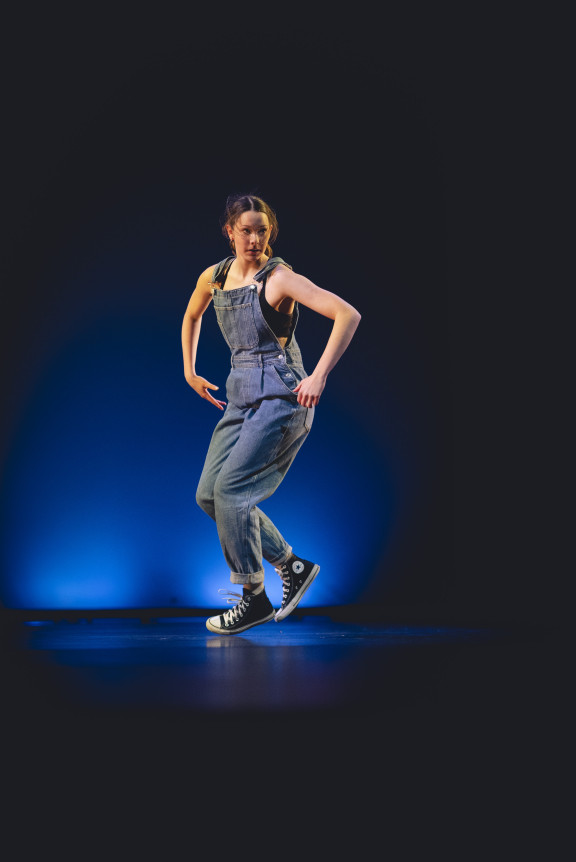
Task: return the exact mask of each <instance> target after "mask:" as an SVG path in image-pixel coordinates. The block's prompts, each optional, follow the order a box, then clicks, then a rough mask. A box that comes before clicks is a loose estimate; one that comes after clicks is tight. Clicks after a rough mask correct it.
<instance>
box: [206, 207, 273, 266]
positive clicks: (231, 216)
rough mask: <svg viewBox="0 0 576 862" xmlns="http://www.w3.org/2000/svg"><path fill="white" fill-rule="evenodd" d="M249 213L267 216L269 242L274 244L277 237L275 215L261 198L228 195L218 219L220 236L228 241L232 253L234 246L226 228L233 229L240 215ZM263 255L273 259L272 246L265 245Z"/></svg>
mask: <svg viewBox="0 0 576 862" xmlns="http://www.w3.org/2000/svg"><path fill="white" fill-rule="evenodd" d="M250 211H253V212H258V213H264V214H265V215H267V216H268V221H269V222H270V227H271V228H272V231H271V232H270V242H274V240H275V239H276V237H277V236H278V219H277V218H276V213H275V212H274V210H273V209H272V207H270V206H268V204H267V203H266V201H263V200H262V198H258V197H256V195H229V196H228V199H227V200H226V209H225V210H224V214H223V215H222V218H221V219H220V224H221V227H222V234H223V236H224V238H225V239H227V240H228V241H229V243H230V248H231V249H232V251H235V249H234V244H233V241H232V240H231V239H230V238H229V236H228V231H227V230H226V226H227V225H230V227H234V225H235V224H236V222H237V221H238V219H239V218H240V216H241V215H242V213H245V212H250ZM264 253H265V254H266V255H268V257H273V256H274V252H273V251H272V246H271V245H267V246H266V251H265V252H264Z"/></svg>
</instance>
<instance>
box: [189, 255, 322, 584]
mask: <svg viewBox="0 0 576 862" xmlns="http://www.w3.org/2000/svg"><path fill="white" fill-rule="evenodd" d="M233 260H234V258H233V257H228V258H226V259H225V260H223V261H221V262H220V263H219V264H217V266H216V267H215V269H214V273H213V275H212V283H213V285H215V286H213V287H212V296H213V299H214V307H215V309H216V316H217V318H218V323H219V325H220V329H221V330H222V334H223V335H224V338H225V339H226V341H227V343H228V346H229V347H230V350H231V352H232V369H231V371H230V374H229V376H228V379H227V381H226V396H227V399H228V404H227V406H226V410H225V412H224V415H223V416H222V418H221V419H220V421H219V422H218V424H217V425H216V427H215V429H214V433H213V435H212V440H211V441H210V446H209V448H208V453H207V455H206V461H205V464H204V469H203V470H202V475H201V477H200V481H199V483H198V490H197V492H196V501H197V503H198V505H199V506H201V508H202V509H203V510H204V511H205V512H206V513H207V514H208V515H210V517H211V518H213V519H214V520H215V521H216V526H217V528H218V536H219V538H220V543H221V545H222V550H223V552H224V557H225V558H226V562H227V564H228V566H229V567H230V572H231V574H230V580H231V581H232V583H235V584H246V583H250V584H258V583H261V582H262V581H263V580H264V569H263V567H262V560H263V559H265V560H267V561H268V562H269V563H271V564H272V565H273V566H279V565H281V564H282V563H284V562H285V561H286V560H287V559H288V558H289V556H290V554H291V553H292V548H291V547H290V545H288V544H287V542H286V541H285V540H284V538H283V537H282V536H281V535H280V533H279V532H278V530H277V529H276V527H275V526H274V524H273V523H272V521H271V520H270V519H269V518H268V517H267V516H266V515H265V514H264V512H262V511H261V509H259V508H258V504H259V503H261V501H262V500H265V499H266V498H267V497H270V495H271V494H273V493H274V491H275V490H276V488H277V487H278V485H279V484H280V482H281V481H282V479H283V478H284V476H285V475H286V471H287V470H288V468H289V466H290V464H291V463H292V461H293V460H294V458H295V456H296V454H297V452H298V450H299V449H300V446H301V445H302V443H303V442H304V440H305V439H306V437H307V435H308V432H309V431H310V427H311V425H312V420H313V417H314V407H303V406H301V405H300V404H298V401H297V394H295V393H294V392H292V390H293V389H294V387H295V386H296V385H297V384H298V383H299V382H300V381H301V380H302V379H303V378H304V377H306V376H307V375H306V372H305V370H304V366H303V364H302V354H301V353H300V348H299V347H298V344H297V342H296V339H295V338H294V329H295V327H296V323H297V320H298V305H297V304H296V305H295V306H294V314H293V319H292V328H291V333H290V335H289V337H288V339H287V341H286V346H285V347H284V348H283V347H282V346H281V344H280V342H279V341H278V340H277V338H276V336H275V335H274V333H273V332H272V330H271V329H270V327H269V326H268V324H267V323H266V321H265V319H264V317H263V315H262V311H261V309H260V300H259V296H258V287H257V285H258V283H260V282H263V281H264V284H265V279H266V278H267V276H268V274H269V273H270V272H271V271H272V270H273V269H274V267H276V266H278V264H284V265H285V266H288V264H285V263H284V261H283V260H282V258H279V257H272V258H270V260H268V261H267V262H266V264H265V266H264V267H263V268H262V269H261V270H259V272H257V273H256V275H255V276H254V277H253V281H252V283H250V284H248V285H246V286H245V287H238V288H235V289H233V290H220V289H219V287H218V286H216V285H217V283H218V281H219V279H221V278H222V275H223V273H224V272H227V270H228V269H229V268H230V266H231V264H232V261H233ZM290 268H291V267H290Z"/></svg>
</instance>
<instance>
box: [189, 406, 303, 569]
mask: <svg viewBox="0 0 576 862" xmlns="http://www.w3.org/2000/svg"><path fill="white" fill-rule="evenodd" d="M259 409H262V408H259ZM257 412H258V411H255V410H253V409H240V408H238V407H235V406H234V405H233V404H231V403H228V406H227V408H226V411H225V413H224V416H223V417H222V419H221V420H220V421H219V422H218V424H217V425H216V427H215V429H214V433H213V435H212V440H211V441H210V446H209V448H208V452H207V455H206V460H205V463H204V468H203V470H202V475H201V476H200V481H199V483H198V489H197V491H196V502H197V503H198V505H199V506H200V507H201V508H202V509H203V510H204V511H205V512H206V514H208V515H209V516H210V517H211V518H212V519H213V520H215V521H216V520H217V519H216V508H215V503H214V488H215V485H216V482H217V480H218V477H219V475H220V472H221V470H222V468H223V467H224V465H225V464H226V462H227V459H228V457H229V456H230V454H231V452H232V451H233V450H234V447H235V445H236V443H237V442H238V440H239V438H240V435H241V433H242V429H243V425H244V421H245V420H246V419H248V420H250V418H251V417H252V416H253V415H254V414H255V413H257ZM277 431H278V429H277ZM304 436H305V435H304ZM303 439H304V437H303V438H302V441H301V442H303ZM301 442H300V443H299V444H298V448H299V447H300V445H301ZM296 451H297V449H296V450H295V451H294V453H293V455H292V457H291V458H290V461H289V462H288V463H284V466H283V471H282V472H281V475H280V476H279V478H278V481H277V482H276V485H275V487H277V486H278V484H279V482H280V481H281V479H282V478H283V476H284V474H285V473H286V470H287V469H288V466H289V464H290V463H291V461H292V460H293V458H294V455H295V454H296ZM239 460H240V459H238V458H236V461H237V462H238V461H239ZM280 468H281V465H280V464H278V465H277V469H280ZM272 490H273V489H272ZM270 493H272V491H270ZM266 496H269V494H267V495H266ZM253 512H254V515H253V517H254V518H257V519H258V529H259V532H260V547H261V557H260V563H259V565H258V570H261V568H262V566H261V560H262V557H263V558H264V559H265V560H267V561H268V562H269V563H271V564H272V565H274V566H279V565H281V564H282V563H283V562H284V561H285V560H286V559H288V557H289V556H290V553H291V551H292V548H291V547H290V546H289V545H288V544H287V542H286V541H285V540H284V538H283V537H282V535H281V533H280V532H279V531H278V530H277V528H276V527H275V526H274V524H273V523H272V521H271V520H270V518H268V516H267V515H266V514H264V512H262V510H261V509H259V508H258V507H257V506H256V507H254V510H253ZM254 571H256V570H254Z"/></svg>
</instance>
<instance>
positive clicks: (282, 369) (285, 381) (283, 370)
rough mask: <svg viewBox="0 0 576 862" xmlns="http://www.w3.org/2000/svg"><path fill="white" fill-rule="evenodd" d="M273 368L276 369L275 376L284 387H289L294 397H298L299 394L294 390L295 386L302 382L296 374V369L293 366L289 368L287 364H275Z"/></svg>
mask: <svg viewBox="0 0 576 862" xmlns="http://www.w3.org/2000/svg"><path fill="white" fill-rule="evenodd" d="M272 368H273V369H274V374H275V378H276V379H277V380H279V381H280V383H281V384H282V387H283V388H284V389H287V390H288V392H289V393H290V395H291V396H292V397H293V398H298V394H297V393H296V392H293V391H292V390H293V389H294V387H295V386H298V384H299V383H300V380H299V378H298V377H297V376H296V375H295V374H294V371H293V370H292V369H291V368H288V366H287V365H276V364H274V365H273V366H272Z"/></svg>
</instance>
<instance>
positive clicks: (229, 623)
mask: <svg viewBox="0 0 576 862" xmlns="http://www.w3.org/2000/svg"><path fill="white" fill-rule="evenodd" d="M220 592H226V593H228V595H230V596H236V598H237V599H239V601H238V602H237V603H236V604H235V605H234V607H233V608H231V609H230V610H229V611H225V612H224V613H223V614H220V615H219V616H216V617H210V619H208V620H206V628H207V629H208V631H211V632H214V633H215V634H217V635H236V634H238V632H244V631H246V629H250V628H252V626H258V625H260V624H261V623H267V622H268V621H269V620H271V619H273V618H274V608H273V606H272V602H271V601H270V599H269V598H268V596H267V595H266V593H265V591H264V585H262V586H260V587H256V589H255V590H247V589H243V590H242V595H240V593H233V592H229V591H227V590H220ZM228 601H229V602H232V601H234V600H233V599H228Z"/></svg>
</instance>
